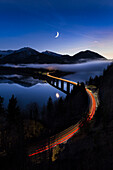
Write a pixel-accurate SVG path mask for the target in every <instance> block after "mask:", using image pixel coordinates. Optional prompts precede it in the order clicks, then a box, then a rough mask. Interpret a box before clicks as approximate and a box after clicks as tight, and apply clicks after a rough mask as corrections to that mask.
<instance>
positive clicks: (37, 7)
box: [0, 0, 113, 58]
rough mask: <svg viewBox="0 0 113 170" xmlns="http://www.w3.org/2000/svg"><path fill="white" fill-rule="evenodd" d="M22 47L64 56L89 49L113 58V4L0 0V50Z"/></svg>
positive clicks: (101, 1)
mask: <svg viewBox="0 0 113 170" xmlns="http://www.w3.org/2000/svg"><path fill="white" fill-rule="evenodd" d="M57 31H58V32H59V33H60V36H59V37H58V38H57V39H55V38H54V37H55V35H56V32H57ZM25 46H29V47H32V48H34V49H36V50H38V51H44V50H51V51H55V52H59V53H63V54H65V53H68V54H74V53H76V52H78V51H81V50H86V49H89V50H93V51H96V52H99V53H100V54H102V55H104V56H106V57H108V58H113V50H112V47H113V1H111V0H0V49H1V50H5V49H19V48H21V47H25Z"/></svg>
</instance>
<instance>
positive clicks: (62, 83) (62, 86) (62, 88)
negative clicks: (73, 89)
mask: <svg viewBox="0 0 113 170" xmlns="http://www.w3.org/2000/svg"><path fill="white" fill-rule="evenodd" d="M61 90H64V82H63V81H61Z"/></svg>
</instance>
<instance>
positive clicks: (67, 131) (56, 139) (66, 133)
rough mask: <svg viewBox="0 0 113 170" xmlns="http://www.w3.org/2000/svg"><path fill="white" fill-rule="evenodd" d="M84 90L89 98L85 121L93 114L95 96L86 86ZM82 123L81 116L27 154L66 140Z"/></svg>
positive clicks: (38, 151)
mask: <svg viewBox="0 0 113 170" xmlns="http://www.w3.org/2000/svg"><path fill="white" fill-rule="evenodd" d="M47 76H48V77H50V78H52V79H58V80H61V81H64V82H68V83H70V84H73V85H77V83H76V82H73V81H70V80H66V79H62V78H59V77H55V76H52V75H49V73H47ZM86 91H87V94H88V96H89V99H90V102H89V112H88V113H87V118H86V121H90V120H91V119H92V118H93V116H94V114H95V110H96V101H95V98H94V96H93V94H92V92H91V91H90V90H89V89H87V88H86ZM83 124H84V119H83V118H82V119H81V120H80V121H79V122H78V123H77V124H75V125H72V126H70V127H69V128H67V129H65V130H64V131H62V132H60V133H58V134H56V135H54V136H52V137H50V139H49V142H48V141H47V142H45V143H44V144H42V145H39V146H37V148H35V149H34V152H33V153H30V154H29V156H30V157H31V156H34V155H37V154H39V153H42V152H44V151H47V150H49V149H50V148H53V147H55V146H56V145H59V144H61V143H64V142H66V141H67V140H68V139H70V138H71V137H72V136H73V135H74V134H75V133H77V132H78V131H79V129H80V128H81V127H82V126H83Z"/></svg>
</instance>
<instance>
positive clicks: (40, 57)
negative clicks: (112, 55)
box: [0, 47, 106, 64]
mask: <svg viewBox="0 0 113 170" xmlns="http://www.w3.org/2000/svg"><path fill="white" fill-rule="evenodd" d="M0 55H1V57H0V64H6V63H9V64H30V63H34V64H45V63H47V64H51V63H57V64H71V63H78V62H85V61H87V60H88V61H89V60H98V59H106V58H104V57H103V56H101V55H99V54H98V53H95V52H92V51H89V50H87V51H82V52H79V53H77V54H75V55H73V56H69V55H61V54H57V53H53V52H50V51H45V52H42V53H40V52H38V51H36V50H34V49H32V48H29V47H24V48H21V49H19V50H15V51H13V50H8V51H0Z"/></svg>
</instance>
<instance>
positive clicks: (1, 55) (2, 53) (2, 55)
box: [0, 50, 14, 57]
mask: <svg viewBox="0 0 113 170" xmlns="http://www.w3.org/2000/svg"><path fill="white" fill-rule="evenodd" d="M13 52H14V51H13V50H7V51H1V50H0V57H4V56H6V55H9V54H12V53H13Z"/></svg>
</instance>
